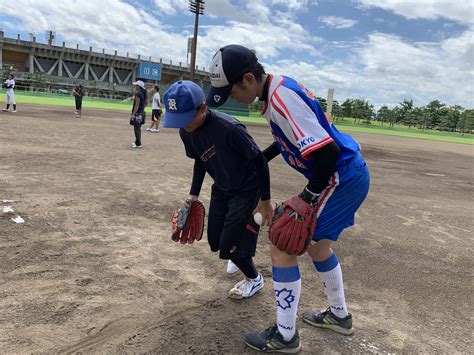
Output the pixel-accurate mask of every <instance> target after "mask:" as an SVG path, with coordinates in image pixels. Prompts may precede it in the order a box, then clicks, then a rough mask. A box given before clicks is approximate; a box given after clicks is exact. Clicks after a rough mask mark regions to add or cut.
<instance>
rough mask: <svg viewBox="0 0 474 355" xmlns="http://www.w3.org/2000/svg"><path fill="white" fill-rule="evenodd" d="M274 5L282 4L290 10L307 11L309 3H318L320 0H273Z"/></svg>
mask: <svg viewBox="0 0 474 355" xmlns="http://www.w3.org/2000/svg"><path fill="white" fill-rule="evenodd" d="M271 3H272V5H282V6H285V7H287V8H288V10H290V11H306V10H307V9H308V5H317V4H318V2H317V1H315V0H313V1H308V0H272V1H271Z"/></svg>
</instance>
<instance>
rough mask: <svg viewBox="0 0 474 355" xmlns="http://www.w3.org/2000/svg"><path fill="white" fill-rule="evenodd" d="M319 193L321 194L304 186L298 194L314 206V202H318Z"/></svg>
mask: <svg viewBox="0 0 474 355" xmlns="http://www.w3.org/2000/svg"><path fill="white" fill-rule="evenodd" d="M320 195H321V194H320V193H319V194H318V193H315V192H313V191H311V190H309V189H308V187H305V188H304V189H303V191H302V192H301V193H300V194H299V196H300V197H301V198H302V199H303V200H304V201H306V202H307V203H309V204H310V205H312V206H316V204H317V203H318V200H319V196H320Z"/></svg>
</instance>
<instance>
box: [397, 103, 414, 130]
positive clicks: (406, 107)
mask: <svg viewBox="0 0 474 355" xmlns="http://www.w3.org/2000/svg"><path fill="white" fill-rule="evenodd" d="M399 108H400V110H399V111H398V114H399V122H401V123H403V124H405V125H407V126H408V127H409V128H411V126H412V125H413V115H412V110H413V100H406V99H405V100H403V101H402V102H400V106H399Z"/></svg>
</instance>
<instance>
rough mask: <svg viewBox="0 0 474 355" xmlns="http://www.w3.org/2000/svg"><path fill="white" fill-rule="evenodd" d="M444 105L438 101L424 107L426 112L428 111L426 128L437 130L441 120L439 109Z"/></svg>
mask: <svg viewBox="0 0 474 355" xmlns="http://www.w3.org/2000/svg"><path fill="white" fill-rule="evenodd" d="M445 106H446V105H445V104H443V103H442V102H441V101H439V100H433V101H431V102H430V103H429V104H428V105H426V110H427V111H428V114H429V118H428V125H427V128H437V127H438V125H439V123H440V120H441V114H442V112H441V109H442V108H443V107H445Z"/></svg>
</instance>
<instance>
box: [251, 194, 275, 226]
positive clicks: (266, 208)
mask: <svg viewBox="0 0 474 355" xmlns="http://www.w3.org/2000/svg"><path fill="white" fill-rule="evenodd" d="M257 212H260V213H261V214H262V227H263V226H270V224H271V223H272V215H273V206H272V202H271V200H265V201H262V200H260V202H259V203H258V205H257V207H256V208H255V210H254V211H253V213H254V214H255V213H257Z"/></svg>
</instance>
